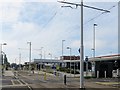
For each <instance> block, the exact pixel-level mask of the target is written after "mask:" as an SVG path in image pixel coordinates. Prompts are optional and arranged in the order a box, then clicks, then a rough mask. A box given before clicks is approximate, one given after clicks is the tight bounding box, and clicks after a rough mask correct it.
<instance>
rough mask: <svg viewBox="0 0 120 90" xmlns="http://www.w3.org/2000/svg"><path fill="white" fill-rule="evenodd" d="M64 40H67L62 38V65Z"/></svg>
mask: <svg viewBox="0 0 120 90" xmlns="http://www.w3.org/2000/svg"><path fill="white" fill-rule="evenodd" d="M63 42H65V40H62V66H63Z"/></svg>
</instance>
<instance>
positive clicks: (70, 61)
mask: <svg viewBox="0 0 120 90" xmlns="http://www.w3.org/2000/svg"><path fill="white" fill-rule="evenodd" d="M70 77H71V48H70Z"/></svg>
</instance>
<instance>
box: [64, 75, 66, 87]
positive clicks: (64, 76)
mask: <svg viewBox="0 0 120 90" xmlns="http://www.w3.org/2000/svg"><path fill="white" fill-rule="evenodd" d="M64 85H66V75H64Z"/></svg>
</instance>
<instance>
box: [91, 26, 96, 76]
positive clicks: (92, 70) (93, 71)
mask: <svg viewBox="0 0 120 90" xmlns="http://www.w3.org/2000/svg"><path fill="white" fill-rule="evenodd" d="M96 26H97V24H93V48H92V50H93V62H95V27H96ZM92 72H93V73H92V74H93V75H94V63H92Z"/></svg>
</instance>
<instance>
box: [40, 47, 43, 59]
mask: <svg viewBox="0 0 120 90" xmlns="http://www.w3.org/2000/svg"><path fill="white" fill-rule="evenodd" d="M42 49H43V47H41V49H40V50H41V59H42Z"/></svg>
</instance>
